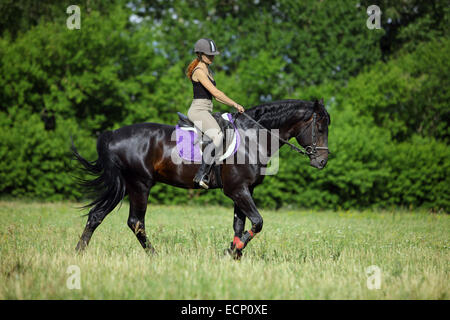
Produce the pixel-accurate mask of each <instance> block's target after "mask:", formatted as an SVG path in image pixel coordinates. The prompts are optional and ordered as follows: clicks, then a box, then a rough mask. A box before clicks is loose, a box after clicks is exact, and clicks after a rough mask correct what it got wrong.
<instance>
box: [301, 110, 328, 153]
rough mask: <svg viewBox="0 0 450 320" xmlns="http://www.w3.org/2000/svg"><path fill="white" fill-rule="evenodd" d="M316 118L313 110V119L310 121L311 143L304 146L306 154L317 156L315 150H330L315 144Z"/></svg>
mask: <svg viewBox="0 0 450 320" xmlns="http://www.w3.org/2000/svg"><path fill="white" fill-rule="evenodd" d="M316 119H317V115H316V113H315V112H314V114H313V121H312V129H311V140H312V144H311V145H309V146H306V147H305V153H306V155H308V156H310V155H312V156H314V157H315V156H317V150H327V151H328V154H330V150H329V149H328V147H318V146H317V140H316ZM303 131H304V130H303ZM303 131H302V133H303Z"/></svg>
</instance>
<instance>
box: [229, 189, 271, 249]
mask: <svg viewBox="0 0 450 320" xmlns="http://www.w3.org/2000/svg"><path fill="white" fill-rule="evenodd" d="M224 191H225V192H226V193H225V194H226V195H227V196H228V197H230V198H231V199H232V200H233V201H234V205H235V219H236V218H237V220H235V223H236V224H235V227H236V228H235V238H234V240H233V243H232V247H233V249H234V250H236V252H237V253H238V254H239V256H240V255H241V254H242V250H243V249H244V248H245V247H246V246H247V244H248V243H249V242H250V241H251V240H252V239H253V238H254V237H255V235H256V234H257V233H258V232H260V231H261V229H262V226H263V219H262V217H261V215H260V214H259V212H258V209H257V208H256V205H255V202H254V201H253V198H252V192H251V191H250V190H249V189H248V188H247V187H241V188H234V189H232V190H224ZM236 208H237V209H238V210H236ZM236 212H239V213H240V215H236ZM242 214H243V215H244V216H245V217H247V218H248V219H249V220H250V222H251V223H252V227H251V229H250V230H248V231H245V232H244V233H243V230H244V227H245V219H242Z"/></svg>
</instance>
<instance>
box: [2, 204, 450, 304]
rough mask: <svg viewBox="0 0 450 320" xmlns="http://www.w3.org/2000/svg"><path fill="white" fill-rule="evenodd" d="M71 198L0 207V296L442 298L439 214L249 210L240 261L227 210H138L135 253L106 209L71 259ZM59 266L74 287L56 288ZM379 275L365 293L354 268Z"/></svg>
mask: <svg viewBox="0 0 450 320" xmlns="http://www.w3.org/2000/svg"><path fill="white" fill-rule="evenodd" d="M78 205H79V204H76V203H33V202H31V203H25V202H18V201H17V202H16V201H12V202H10V201H3V202H0V258H1V261H0V299H449V297H450V286H449V262H450V259H449V248H450V241H449V230H450V217H449V216H448V215H444V214H437V215H436V214H429V213H426V212H399V211H396V212H387V211H379V212H373V211H365V212H357V211H345V212H344V211H342V212H313V211H311V210H301V211H289V210H280V211H269V210H261V213H262V215H263V217H264V228H263V230H262V232H261V233H260V234H258V235H257V237H256V238H255V239H254V240H253V241H252V242H251V243H250V244H249V246H248V247H247V248H246V249H245V253H244V256H243V258H242V260H241V261H239V262H238V261H233V260H231V259H230V258H228V257H225V256H223V255H222V252H223V250H224V249H225V248H226V247H228V246H229V243H230V241H231V240H232V238H233V230H232V220H233V210H232V209H230V208H223V207H214V206H210V207H204V206H198V207H184V206H155V205H150V206H149V208H148V211H147V220H146V225H147V232H148V234H149V237H150V239H151V241H152V243H153V245H154V246H155V248H156V250H157V251H158V253H159V254H158V255H156V256H147V255H146V254H145V253H144V251H143V249H142V248H141V247H140V245H139V243H138V241H137V240H136V238H135V236H134V234H133V233H132V232H131V231H130V230H129V229H128V227H127V225H126V220H127V217H128V205H127V204H126V203H124V204H123V206H122V207H121V209H120V210H117V209H116V210H115V211H114V212H112V213H111V214H110V215H109V216H108V217H107V218H106V219H105V221H104V222H103V224H102V225H101V226H100V227H99V228H98V229H97V231H96V232H95V234H94V236H93V238H92V241H91V243H90V245H89V247H88V249H87V251H86V252H85V253H84V254H83V255H76V254H75V251H74V248H75V246H76V244H77V241H78V237H79V236H80V235H81V232H82V230H83V227H84V224H85V218H80V215H81V213H85V212H80V211H79V210H78V209H76V208H75V207H76V206H78ZM70 265H77V266H79V268H80V271H81V289H80V290H76V289H75V290H69V289H68V288H67V286H66V281H67V278H68V277H69V274H67V273H66V271H67V268H68V267H69V266H70ZM371 265H376V266H378V267H379V268H380V269H381V288H380V289H379V290H369V289H368V287H367V275H366V274H365V270H366V268H367V267H369V266H371Z"/></svg>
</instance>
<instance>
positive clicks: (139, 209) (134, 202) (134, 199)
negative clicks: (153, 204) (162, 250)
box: [127, 182, 156, 254]
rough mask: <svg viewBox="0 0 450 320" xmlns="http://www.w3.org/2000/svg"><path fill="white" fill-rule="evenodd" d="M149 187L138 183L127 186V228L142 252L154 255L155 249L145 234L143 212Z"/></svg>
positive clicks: (145, 207) (145, 209) (145, 208)
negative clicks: (128, 204)
mask: <svg viewBox="0 0 450 320" xmlns="http://www.w3.org/2000/svg"><path fill="white" fill-rule="evenodd" d="M151 186H153V184H152V185H151ZM151 186H150V187H149V186H146V185H145V184H143V183H140V182H134V183H133V185H132V186H128V188H127V189H128V196H129V199H130V214H129V216H128V227H130V229H131V231H133V233H134V234H135V235H136V238H137V239H138V240H139V243H140V244H141V246H142V247H143V248H144V250H145V251H146V252H147V253H152V254H154V253H156V252H155V249H154V248H153V246H152V244H151V243H150V240H149V239H148V237H147V234H146V233H145V212H146V211H147V203H148V195H149V192H150V188H151Z"/></svg>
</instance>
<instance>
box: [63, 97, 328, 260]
mask: <svg viewBox="0 0 450 320" xmlns="http://www.w3.org/2000/svg"><path fill="white" fill-rule="evenodd" d="M233 116H234V117H235V121H234V122H235V125H236V127H237V128H238V129H239V130H240V131H241V130H244V131H245V130H248V129H253V131H259V130H263V129H261V126H263V127H265V128H266V129H268V130H269V131H270V130H273V129H278V131H277V133H278V135H277V136H276V137H277V139H276V141H277V147H278V148H279V147H281V146H283V145H284V144H286V143H287V140H289V139H290V138H293V137H295V138H296V140H297V142H298V143H299V144H300V145H301V146H302V147H304V148H305V150H306V152H305V154H307V155H308V156H309V158H310V164H311V165H312V166H313V167H316V168H318V169H322V168H323V167H325V165H326V163H327V160H328V126H329V124H330V116H329V114H328V112H327V111H326V109H325V107H324V105H323V99H322V100H320V101H318V100H315V101H302V100H282V101H275V102H270V103H267V104H263V105H259V106H256V107H253V108H251V109H248V110H246V111H245V114H239V113H236V114H233ZM252 119H253V120H254V121H253V120H252ZM174 130H175V126H173V125H167V124H159V123H141V124H134V125H129V126H125V127H122V128H120V129H117V130H114V131H107V132H104V133H102V134H101V135H100V136H99V138H98V140H97V152H98V159H97V160H96V161H87V160H86V159H84V158H82V157H81V156H80V155H79V153H78V152H77V150H76V148H75V146H74V145H73V143H72V152H73V155H74V156H75V158H76V159H77V160H78V161H79V162H80V163H81V164H82V166H83V169H85V170H86V171H88V172H89V173H90V174H92V175H94V176H97V177H96V178H95V179H93V180H85V181H84V183H83V185H84V186H85V187H87V188H90V189H93V190H94V191H95V192H96V198H95V200H94V201H93V202H91V203H90V204H88V205H87V206H86V207H91V209H90V211H89V213H88V220H87V223H86V226H85V229H84V232H83V234H82V236H81V238H80V240H79V242H78V245H77V247H76V250H77V251H82V250H83V249H85V247H86V246H87V245H88V243H89V240H90V239H91V237H92V234H93V232H94V231H95V229H96V228H97V227H98V226H99V225H100V223H102V221H103V219H104V218H105V217H106V215H107V214H108V213H110V212H111V211H112V210H113V209H114V208H115V207H116V206H117V204H119V202H120V201H122V199H123V198H124V197H125V196H126V195H128V197H129V201H130V212H129V217H128V226H129V227H130V228H131V230H132V231H133V232H134V233H135V235H136V237H137V239H138V240H139V242H140V244H141V245H142V247H143V248H144V249H145V250H146V251H147V252H150V253H155V250H154V248H153V246H152V245H151V243H150V241H149V239H148V237H147V235H146V232H145V221H144V220H145V212H146V210H147V202H148V197H149V192H150V189H151V188H152V187H153V186H154V185H155V183H156V182H163V183H166V184H169V185H172V186H177V187H181V188H199V187H198V186H197V185H194V182H193V177H194V175H195V173H196V172H197V169H198V166H199V164H198V163H192V164H176V163H174V162H173V161H172V158H171V154H172V153H173V151H174V150H173V149H174V148H176V141H173V140H174V139H173V132H174ZM278 139H279V140H278ZM278 142H279V143H278ZM269 144H270V143H269ZM273 149H274V148H271V147H270V146H268V147H267V146H266V147H265V150H267V151H268V155H267V156H268V157H271V156H272V155H273V151H274V150H273ZM275 151H277V150H275ZM248 153H249V148H248V146H247V147H246V144H245V143H242V144H241V145H240V147H239V148H238V150H237V152H236V154H234V157H235V159H236V156H237V155H239V154H240V155H247V154H248ZM266 164H267V163H245V164H237V163H228V161H224V162H223V163H222V164H219V165H218V166H219V169H220V177H219V180H220V183H218V181H212V182H210V188H218V187H222V188H223V192H224V194H225V195H226V196H228V197H229V198H231V199H232V200H233V201H234V222H233V228H234V234H235V236H234V240H233V242H232V243H231V247H230V249H229V250H228V252H229V253H231V254H232V255H233V256H234V257H235V258H239V257H240V256H241V254H242V250H243V249H244V248H245V246H246V245H247V244H248V242H249V241H250V240H251V239H252V238H253V237H254V236H255V235H256V234H257V233H258V232H260V231H261V229H262V226H263V219H262V217H261V215H260V214H259V212H258V209H257V208H256V206H255V203H254V201H253V198H252V195H253V190H254V188H255V187H256V186H257V185H259V184H260V183H262V181H263V179H264V174H262V173H261V172H262V170H261V169H262V168H263V167H264V166H266ZM211 176H212V179H213V180H215V178H214V175H211ZM216 180H218V179H216ZM91 191H92V190H91ZM245 218H248V219H250V221H251V225H252V227H251V229H250V230H248V231H245V232H244V227H245Z"/></svg>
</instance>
